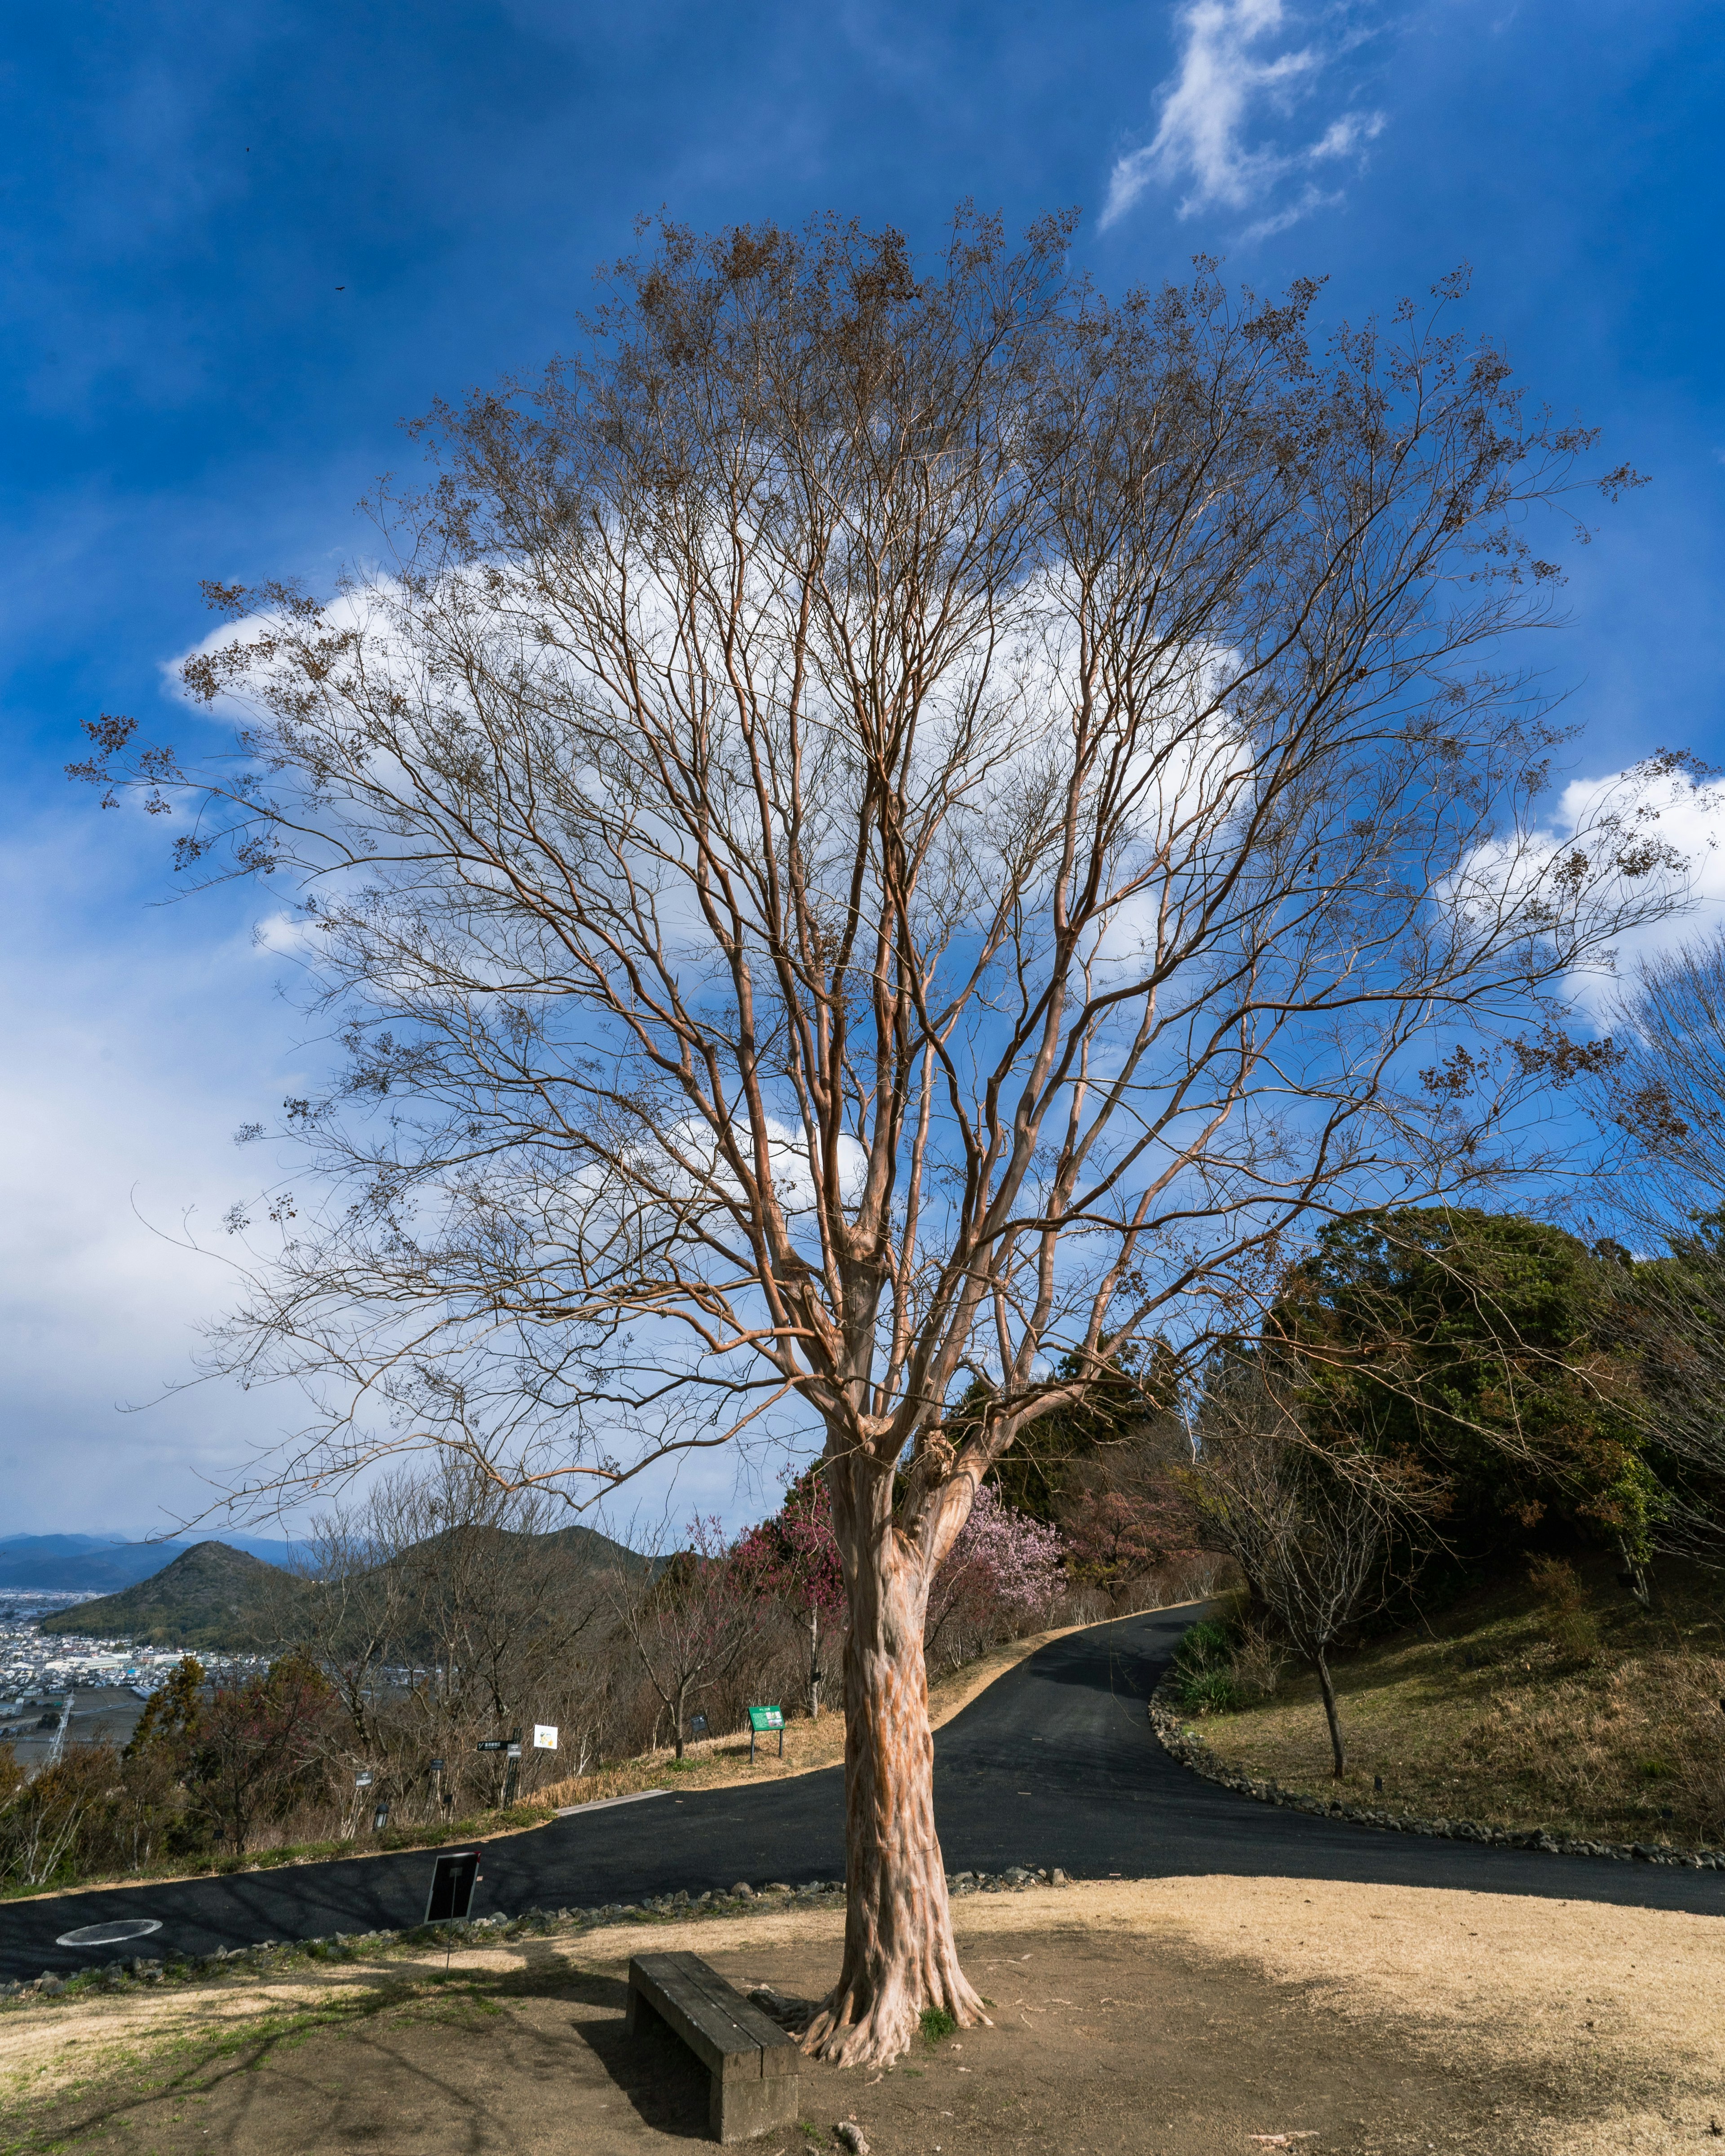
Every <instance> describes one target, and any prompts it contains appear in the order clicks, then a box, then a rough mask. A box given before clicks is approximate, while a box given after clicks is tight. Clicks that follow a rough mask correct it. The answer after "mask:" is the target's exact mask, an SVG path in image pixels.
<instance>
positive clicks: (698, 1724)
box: [689, 1714, 706, 1737]
mask: <svg viewBox="0 0 1725 2156" xmlns="http://www.w3.org/2000/svg"><path fill="white" fill-rule="evenodd" d="M689 1734H690V1735H691V1737H705V1736H706V1716H705V1715H704V1714H691V1716H690V1717H689Z"/></svg>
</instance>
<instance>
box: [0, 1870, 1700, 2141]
mask: <svg viewBox="0 0 1725 2156" xmlns="http://www.w3.org/2000/svg"><path fill="white" fill-rule="evenodd" d="M956 1915H957V1932H958V1938H959V1943H960V1946H961V1948H962V1950H963V1954H964V1958H965V1964H966V1967H967V1969H968V1973H969V1974H970V1976H971V1979H972V1981H973V1983H974V1984H976V1985H977V1987H978V1989H980V1990H981V1991H982V1992H983V1994H984V1995H985V1997H987V1998H988V1999H989V2000H990V2001H991V2002H992V2004H991V2008H990V2011H991V2015H992V2018H993V2023H994V2025H993V2027H992V2028H988V2029H973V2030H964V2031H962V2032H961V2033H960V2034H959V2035H957V2036H956V2037H953V2038H952V2039H949V2040H947V2041H945V2042H942V2043H939V2044H936V2045H932V2046H929V2045H924V2044H919V2045H918V2046H916V2051H915V2052H914V2054H913V2055H912V2056H911V2057H909V2058H907V2059H906V2060H904V2061H901V2063H900V2064H899V2065H898V2066H896V2067H894V2068H892V2069H891V2070H889V2071H887V2072H886V2073H885V2074H881V2075H875V2074H870V2073H866V2072H863V2071H855V2072H844V2071H837V2070H835V2069H833V2068H830V2067H826V2066H814V2065H808V2066H805V2067H804V2069H803V2076H802V2088H803V2101H802V2106H801V2109H802V2116H803V2120H804V2121H805V2122H806V2129H805V2130H803V2131H801V2132H798V2133H796V2134H779V2135H769V2136H768V2137H766V2138H764V2139H762V2141H761V2142H759V2143H755V2144H752V2145H753V2146H756V2147H757V2148H760V2149H761V2150H762V2156H768V2152H773V2156H778V2152H783V2156H789V2152H790V2150H791V2149H792V2148H798V2149H805V2150H806V2149H810V2148H814V2147H816V2146H821V2147H826V2148H835V2147H836V2146H837V2144H836V2143H834V2140H833V2136H832V2128H833V2126H834V2123H835V2122H836V2121H838V2120H840V2119H845V2118H850V2117H854V2118H855V2120H856V2122H857V2123H858V2124H859V2125H860V2127H861V2128H862V2130H863V2133H865V2136H866V2137H867V2138H868V2141H869V2143H870V2146H871V2148H873V2149H874V2150H875V2151H876V2152H877V2156H909V2153H910V2152H912V2151H914V2152H916V2156H924V2152H929V2151H938V2152H939V2156H968V2152H981V2151H983V2150H985V2149H986V2150H990V2151H993V2150H1007V2151H1013V2152H1019V2151H1022V2152H1024V2156H1029V2152H1031V2151H1033V2150H1034V2151H1041V2150H1044V2149H1055V2150H1058V2151H1060V2152H1062V2156H1067V2152H1071V2156H1101V2152H1102V2151H1104V2150H1106V2151H1108V2152H1110V2156H1112V2152H1115V2151H1127V2152H1146V2156H1148V2153H1149V2152H1155V2156H1214V2152H1216V2151H1223V2150H1234V2149H1237V2150H1239V2151H1240V2152H1241V2156H1249V2152H1251V2151H1254V2150H1256V2149H1259V2148H1265V2147H1266V2146H1273V2145H1276V2144H1275V2143H1272V2142H1267V2141H1265V2140H1262V2139H1258V2138H1254V2137H1258V2136H1272V2135H1278V2134H1286V2135H1302V2136H1310V2137H1312V2138H1302V2139H1298V2140H1292V2141H1290V2142H1288V2143H1286V2144H1284V2145H1286V2146H1289V2147H1291V2148H1296V2149H1303V2150H1308V2151H1311V2152H1312V2156H1322V2152H1323V2151H1325V2150H1334V2151H1346V2152H1348V2156H1378V2152H1382V2156H1389V2152H1392V2151H1395V2152H1400V2151H1404V2150H1425V2149H1429V2148H1437V2149H1441V2150H1445V2151H1455V2150H1464V2151H1471V2152H1477V2156H1500V2152H1501V2156H1521V2152H1538V2156H1605V2152H1607V2151H1610V2152H1614V2156H1615V2152H1620V2151H1627V2150H1635V2151H1637V2152H1640V2151H1644V2150H1645V2151H1649V2152H1651V2151H1655V2150H1661V2151H1662V2150H1667V2149H1680V2148H1692V2147H1696V2146H1699V2145H1702V2144H1707V2145H1711V2144H1712V2143H1713V2141H1714V2140H1715V2139H1716V2138H1717V2137H1715V2136H1714V2135H1713V2134H1712V2133H1711V2132H1710V2122H1711V2121H1712V2119H1713V2118H1714V2117H1716V2116H1718V2115H1720V2113H1721V2111H1722V2107H1725V2098H1722V2097H1720V2096H1719V2095H1717V2094H1716V2093H1715V2092H1717V2091H1718V2090H1719V2088H1720V2087H1721V2082H1722V2076H1725V2033H1722V2032H1725V1926H1721V1925H1720V1924H1719V1923H1718V1922H1717V1921H1716V1920H1714V1919H1711V1918H1707V1917H1695V1916H1689V1915H1684V1914H1679V1913H1673V1912H1666V1911H1645V1910H1622V1909H1614V1908H1607V1907H1600V1906H1599V1905H1597V1904H1594V1903H1587V1902H1568V1903H1550V1902H1528V1901H1526V1900H1523V1899H1521V1898H1519V1897H1507V1896H1495V1895H1480V1894H1461V1893H1450V1892H1437V1891H1431V1890H1422V1889H1414V1888H1385V1887H1378V1886H1343V1885H1333V1884H1328V1885H1327V1884H1314V1883H1312V1882H1307V1881H1290V1880H1279V1879H1260V1880H1238V1879H1184V1880H1168V1881H1149V1882H1126V1883H1109V1884H1095V1885H1091V1886H1081V1887H1074V1888H1070V1889H1067V1890H1065V1891H1064V1892H1041V1893H1034V1894H1030V1893H1027V1894H1024V1895H1022V1896H1019V1895H1011V1896H1006V1895H1003V1896H1000V1897H987V1898H983V1897H978V1898H976V1899H973V1900H968V1901H964V1902H960V1903H959V1904H958V1905H957V1911H956ZM843 1921H844V1919H843V1912H842V1911H839V1910H837V1909H826V1910H820V1911H814V1912H804V1911H784V1912H773V1913H768V1912H761V1913H759V1914H751V1915H749V1916H747V1917H742V1918H739V1919H734V1920H731V1921H728V1922H724V1921H709V1922H705V1923H694V1922H691V1923H690V1924H687V1925H684V1926H678V1927H666V1926H663V1925H660V1926H655V1927H653V1928H650V1929H646V1928H643V1929H642V1930H640V1931H639V1932H633V1931H630V1930H626V1929H618V1930H613V1931H608V1932H607V1933H604V1934H603V1936H601V1937H598V1938H593V1937H589V1938H586V1939H584V1940H579V1941H577V1940H571V1941H569V1942H567V1943H564V1942H562V1941H559V1940H557V1939H551V1940H537V1941H530V1940H524V1941H521V1942H517V1943H512V1944H510V1945H506V1946H502V1947H499V1948H490V1949H485V1950H481V1951H475V1952H470V1953H460V1954H458V1955H457V1956H456V1957H455V1960H454V1966H453V1968H452V1969H450V1971H449V1973H448V1974H447V1975H445V1974H444V1970H443V1969H442V1965H441V1962H440V1960H439V1958H435V1957H429V1956H418V1957H413V1958H408V1957H400V1958H395V1957H392V1958H389V1959H388V1960H387V1961H384V1962H380V1963H377V1964H375V1965H373V1966H371V1967H366V1966H362V1965H352V1966H349V1967H347V1968H346V1969H340V1970H333V1969H332V1970H330V1971H327V1972H323V1973H320V1974H317V1975H316V1976H300V1975H295V1977H293V1978H292V1979H280V1980H279V1981H272V1982H264V1983H259V1982H258V1981H257V1980H256V1979H239V1980H238V1981H236V1982H234V1983H233V1984H230V1985H228V1986H223V1985H222V1984H212V1985H208V1986H204V1987H201V1988H198V1989H176V1990H174V1991H172V1992H165V1993H162V1994H154V1995H152V1994H142V1995H136V1994H134V1995H131V1996H126V1997H116V1998H114V1999H107V2000H98V2001H95V2002H93V2003H92V2002H86V2003H81V2004H79V2005H68V2006H66V2007H65V2008H63V2009H57V2008H56V2007H54V2005H51V2004H46V2003H44V2004H40V2005H31V2006H29V2007H28V2008H24V2009H22V2010H19V2009H13V2010H8V2011H7V2012H6V2013H5V2014H3V2015H0V2092H3V2093H0V2105H3V2110H0V2150H4V2151H7V2152H25V2151H36V2150H44V2149H47V2148H55V2149H65V2150H69V2151H71V2150H76V2151H95V2150H99V2149H100V2150H106V2149H113V2150H127V2151H132V2150H136V2151H138V2152H144V2151H161V2152H179V2151H182V2150H228V2151H232V2152H234V2156H290V2152H291V2156H300V2152H303V2151H305V2150H310V2149H316V2150H327V2149H334V2148H343V2147H363V2148H367V2149H372V2150H376V2151H377V2152H379V2156H410V2152H411V2156H444V2152H449V2156H457V2152H461V2156H466V2152H477V2151H490V2150H496V2151H498V2152H499V2153H500V2156H501V2153H502V2152H505V2151H508V2152H511V2156H515V2153H516V2152H520V2156H552V2152H557V2156H562V2152H569V2156H648V2153H649V2152H651V2151H654V2150H658V2149H669V2148H678V2147H680V2148H689V2147H691V2146H696V2145H706V2144H705V2143H704V2142H703V2138H702V2137H703V2133H704V2121H705V2113H706V2086H705V2081H704V2078H703V2076H701V2074H700V2073H699V2071H697V2070H696V2067H695V2066H694V2063H693V2061H691V2059H690V2058H689V2057H688V2056H687V2055H686V2054H685V2053H684V2052H682V2051H681V2049H680V2047H679V2046H675V2044H674V2043H672V2042H671V2041H670V2040H667V2039H663V2038H655V2039H654V2040H649V2041H645V2042H643V2043H641V2044H631V2043H629V2041H628V2040H626V2039H625V2037H624V2034H623V2011H624V1971H625V1969H626V1966H627V1960H628V1957H629V1953H631V1952H635V1951H640V1950H642V1949H643V1948H649V1949H653V1950H664V1949H665V1948H691V1949H693V1950H694V1951H696V1952H699V1953H702V1954H704V1955H705V1956H706V1958H707V1959H708V1960H710V1961H711V1963H713V1964H714V1966H715V1967H716V1968H717V1969H720V1970H721V1971H722V1972H723V1973H724V1974H726V1975H727V1976H729V1977H730V1978H731V1979H732V1981H733V1982H737V1983H740V1984H756V1983H760V1982H766V1983H770V1984H773V1986H774V1987H775V1988H776V1989H778V1990H780V1991H782V1992H784V1993H787V1994H792V1995H801V1996H804V1997H810V1996H814V1994H817V1993H818V1992H819V1991H820V1990H821V1989H823V1988H824V1986H825V1985H826V1984H829V1982H830V1981H831V1980H832V1977H833V1974H834V1971H835V1970H836V1969H837V1966H838V1961H839V1943H840V1938H841V1935H842V1927H843ZM1721 2123H1725V2118H1722V2121H1721Z"/></svg>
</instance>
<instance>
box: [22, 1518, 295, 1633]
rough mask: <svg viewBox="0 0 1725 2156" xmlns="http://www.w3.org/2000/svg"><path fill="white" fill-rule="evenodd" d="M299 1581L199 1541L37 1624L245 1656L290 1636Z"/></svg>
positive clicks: (258, 1561) (224, 1547)
mask: <svg viewBox="0 0 1725 2156" xmlns="http://www.w3.org/2000/svg"><path fill="white" fill-rule="evenodd" d="M296 1585H297V1583H296V1582H295V1579H294V1578H293V1575H292V1574H291V1573H285V1572H283V1571H281V1570H280V1568H279V1567H277V1566H275V1565H273V1564H265V1563H264V1561H263V1559H262V1558H255V1557H250V1556H248V1555H247V1553H245V1551H244V1550H237V1549H230V1548H228V1545H227V1543H217V1542H208V1543H196V1544H195V1545H194V1546H193V1548H191V1549H188V1550H187V1553H186V1554H185V1555H184V1556H183V1557H180V1558H175V1559H174V1561H173V1563H172V1564H171V1565H168V1566H167V1567H166V1568H164V1569H163V1570H162V1571H161V1572H158V1573H156V1574H155V1575H154V1576H153V1577H152V1578H149V1579H143V1580H140V1581H139V1583H138V1584H137V1585H136V1587H128V1588H127V1589H126V1590H125V1592H124V1593H123V1594H105V1595H104V1596H103V1597H102V1598H101V1599H100V1601H97V1602H85V1603H80V1604H77V1605H76V1606H75V1607H74V1608H73V1609H64V1610H62V1611H60V1612H59V1614H58V1615H57V1616H54V1617H45V1618H44V1619H43V1620H42V1626H41V1629H42V1630H43V1631H44V1632H87V1633H92V1634H94V1635H96V1636H97V1637H104V1636H106V1637H111V1638H119V1639H128V1640H149V1641H151V1642H152V1643H154V1644H155V1645H162V1646H167V1645H174V1646H188V1647H221V1648H226V1649H228V1650H232V1651H234V1652H241V1653H243V1652H244V1651H245V1650H247V1649H255V1648H260V1647H269V1646H271V1645H276V1644H278V1643H279V1642H280V1640H282V1639H284V1638H286V1637H288V1636H290V1632H291V1629H292V1625H291V1616H290V1604H291V1600H292V1598H293V1595H294V1593H295V1588H296Z"/></svg>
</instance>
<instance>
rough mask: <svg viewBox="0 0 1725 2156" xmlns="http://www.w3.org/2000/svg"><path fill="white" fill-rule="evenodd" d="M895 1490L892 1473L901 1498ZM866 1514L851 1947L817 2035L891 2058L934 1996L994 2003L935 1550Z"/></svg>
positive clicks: (850, 1859) (853, 1742)
mask: <svg viewBox="0 0 1725 2156" xmlns="http://www.w3.org/2000/svg"><path fill="white" fill-rule="evenodd" d="M857 1479H858V1480H859V1481H861V1480H862V1479H863V1478H862V1476H858V1478H857ZM890 1491H891V1483H890V1480H889V1481H888V1483H887V1486H886V1495H887V1498H888V1501H890ZM859 1494H860V1493H859ZM865 1502H866V1501H865ZM859 1509H862V1507H859ZM857 1526H858V1528H859V1530H860V1532H858V1533H857V1536H856V1543H855V1561H854V1563H851V1564H850V1565H848V1566H847V1572H848V1573H849V1574H850V1577H849V1578H847V1581H846V1585H847V1588H848V1589H849V1593H850V1633H849V1635H848V1637H847V1639H846V1640H845V1886H846V1894H847V1899H846V1904H845V1961H844V1966H843V1968H842V1969H841V1970H840V1972H839V1981H838V1983H837V1984H835V1985H834V1988H833V1989H832V1991H831V1992H830V1993H829V1994H828V1996H827V1997H826V1999H824V2000H823V2001H822V2003H821V2006H820V2010H819V2012H818V2013H817V2014H816V2015H815V2017H814V2020H813V2022H812V2023H811V2024H810V2025H809V2031H808V2034H807V2035H806V2036H805V2037H804V2039H803V2048H804V2050H805V2051H809V2052H810V2053H811V2054H812V2055H813V2056H815V2057H818V2058H824V2059H829V2060H831V2061H833V2062H834V2063H835V2064H836V2065H839V2066H885V2065H887V2064H889V2063H890V2062H891V2061H892V2060H894V2059H896V2058H900V2057H901V2056H903V2054H904V2053H905V2052H906V2051H907V2050H908V2049H909V2047H910V2044H911V2038H912V2037H913V2036H914V2035H916V2028H917V2024H918V2021H919V2020H920V2018H921V2016H922V2013H923V2011H924V2010H925V2009H926V2008H927V2007H931V2006H934V2007H941V2008H943V2009H944V2010H946V2011H947V2013H948V2014H950V2015H952V2017H953V2019H954V2020H956V2021H957V2023H958V2024H959V2025H960V2026H961V2027H963V2028H969V2027H973V2026H974V2025H976V2024H977V2023H978V2022H983V2023H985V2024H986V2023H987V2021H988V2015H986V2014H984V2013H983V2002H982V2000H981V1999H979V1998H978V1996H977V1994H976V1993H975V1992H974V1991H973V1990H972V1989H971V1988H970V1986H969V1984H968V1983H967V1982H966V1981H965V1979H964V1974H963V1970H962V1969H960V1968H959V1966H958V1951H957V1947H956V1945H955V1944H954V1943H953V1939H952V1911H951V1909H950V1907H948V1904H947V1877H946V1866H945V1863H944V1861H943V1859H942V1856H941V1845H940V1840H939V1837H938V1836H937V1834H936V1833H935V1828H934V1737H933V1733H932V1731H931V1730H930V1728H929V1726H928V1681H927V1673H926V1671H925V1669H924V1666H923V1660H922V1621H923V1614H924V1608H925V1604H926V1601H927V1587H926V1584H925V1580H924V1578H923V1575H922V1567H921V1563H920V1562H919V1560H918V1558H916V1556H915V1555H914V1554H913V1553H910V1552H907V1551H906V1550H905V1549H903V1548H901V1545H900V1542H899V1538H898V1537H897V1536H896V1534H895V1532H894V1531H893V1529H892V1527H891V1523H890V1521H889V1520H888V1519H887V1518H886V1515H885V1508H884V1506H883V1507H882V1508H881V1511H880V1514H879V1515H878V1516H877V1518H876V1520H875V1523H874V1525H873V1527H872V1528H871V1527H870V1525H869V1524H867V1523H865V1522H858V1523H857Z"/></svg>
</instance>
